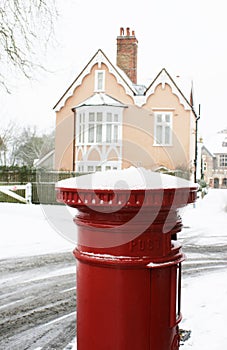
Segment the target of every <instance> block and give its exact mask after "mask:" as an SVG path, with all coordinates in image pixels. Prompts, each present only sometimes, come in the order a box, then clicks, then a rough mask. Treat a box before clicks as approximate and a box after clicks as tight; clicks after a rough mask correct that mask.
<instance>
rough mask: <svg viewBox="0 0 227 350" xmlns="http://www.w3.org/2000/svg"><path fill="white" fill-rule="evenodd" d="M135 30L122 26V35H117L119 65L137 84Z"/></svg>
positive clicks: (136, 41) (136, 42)
mask: <svg viewBox="0 0 227 350" xmlns="http://www.w3.org/2000/svg"><path fill="white" fill-rule="evenodd" d="M137 44H138V40H137V39H136V37H135V32H134V30H132V33H130V28H126V31H125V30H124V28H120V36H118V37H117V66H118V67H119V68H121V69H122V70H123V71H124V72H125V73H126V74H127V76H128V77H129V79H131V81H132V82H133V83H134V84H137V46H138V45H137Z"/></svg>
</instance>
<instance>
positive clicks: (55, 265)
mask: <svg viewBox="0 0 227 350" xmlns="http://www.w3.org/2000/svg"><path fill="white" fill-rule="evenodd" d="M0 274H1V281H0V291H1V292H0V314H1V318H0V333H1V335H0V349H1V350H11V349H15V350H26V349H31V350H38V349H39V350H41V349H42V350H44V349H45V350H47V349H55V350H57V349H63V348H64V347H66V346H67V344H68V343H69V342H70V340H72V339H73V338H74V337H75V329H76V313H75V310H76V301H75V296H76V291H75V289H76V287H75V286H76V284H75V283H76V282H75V259H74V257H73V256H72V254H71V253H61V254H48V255H43V256H35V257H22V258H17V259H5V260H0Z"/></svg>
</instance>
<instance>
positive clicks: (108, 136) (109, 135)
mask: <svg viewBox="0 0 227 350" xmlns="http://www.w3.org/2000/svg"><path fill="white" fill-rule="evenodd" d="M111 130H112V128H111V124H107V125H106V142H111Z"/></svg>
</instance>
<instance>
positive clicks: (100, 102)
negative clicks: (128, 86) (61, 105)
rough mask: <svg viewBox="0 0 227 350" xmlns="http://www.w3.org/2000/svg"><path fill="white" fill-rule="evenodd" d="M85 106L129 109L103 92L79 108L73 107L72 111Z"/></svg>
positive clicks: (93, 96) (82, 103)
mask: <svg viewBox="0 0 227 350" xmlns="http://www.w3.org/2000/svg"><path fill="white" fill-rule="evenodd" d="M83 106H113V107H122V108H125V107H127V106H126V105H125V104H123V103H121V102H120V101H118V100H117V99H115V98H113V97H111V96H109V95H107V94H104V93H102V92H97V93H95V94H94V95H92V96H90V97H89V98H87V99H86V100H84V101H83V102H81V103H80V104H78V105H77V106H75V107H73V108H72V110H74V109H77V108H80V107H83Z"/></svg>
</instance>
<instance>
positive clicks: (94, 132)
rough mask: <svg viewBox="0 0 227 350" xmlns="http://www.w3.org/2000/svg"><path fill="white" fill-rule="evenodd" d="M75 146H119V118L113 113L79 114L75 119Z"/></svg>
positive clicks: (118, 115)
mask: <svg viewBox="0 0 227 350" xmlns="http://www.w3.org/2000/svg"><path fill="white" fill-rule="evenodd" d="M77 130H78V133H77V134H76V142H77V144H80V145H82V144H100V145H101V144H105V143H107V144H115V145H116V144H119V142H120V140H121V117H120V114H118V113H116V112H115V111H110V112H109V111H105V110H103V109H102V111H101V109H100V110H99V111H97V110H96V111H91V112H89V111H87V112H81V113H79V115H78V118H77Z"/></svg>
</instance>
